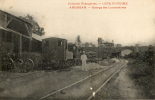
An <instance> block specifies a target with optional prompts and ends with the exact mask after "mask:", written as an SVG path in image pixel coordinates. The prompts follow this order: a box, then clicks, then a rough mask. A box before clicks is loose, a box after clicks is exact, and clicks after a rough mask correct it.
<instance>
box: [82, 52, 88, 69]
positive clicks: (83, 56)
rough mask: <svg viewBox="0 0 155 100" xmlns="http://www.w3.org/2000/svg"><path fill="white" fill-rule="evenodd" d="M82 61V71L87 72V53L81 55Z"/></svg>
mask: <svg viewBox="0 0 155 100" xmlns="http://www.w3.org/2000/svg"><path fill="white" fill-rule="evenodd" d="M81 61H82V70H84V71H87V67H86V64H87V55H86V54H85V51H83V54H82V55H81Z"/></svg>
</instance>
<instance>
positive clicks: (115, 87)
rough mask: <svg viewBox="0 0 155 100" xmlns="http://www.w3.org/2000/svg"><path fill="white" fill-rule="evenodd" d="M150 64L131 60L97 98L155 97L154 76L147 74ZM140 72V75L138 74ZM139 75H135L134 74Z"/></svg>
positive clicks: (97, 99) (96, 99)
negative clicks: (154, 93)
mask: <svg viewBox="0 0 155 100" xmlns="http://www.w3.org/2000/svg"><path fill="white" fill-rule="evenodd" d="M147 69H148V66H147V65H146V64H144V63H142V62H136V63H135V62H133V61H129V64H128V66H127V67H125V68H124V69H123V70H122V71H121V72H120V73H119V74H117V75H116V76H115V77H114V78H113V79H112V80H111V81H110V82H109V84H107V85H106V86H105V87H103V89H102V90H101V91H100V92H99V93H98V94H97V95H96V97H95V100H103V99H155V97H154V96H153V94H152V92H153V91H154V89H155V88H154V86H153V84H154V83H153V81H151V80H154V79H153V77H151V76H150V74H146V75H145V76H141V74H145V72H146V70H147ZM137 74H138V75H137ZM135 75H136V76H137V77H133V76H135Z"/></svg>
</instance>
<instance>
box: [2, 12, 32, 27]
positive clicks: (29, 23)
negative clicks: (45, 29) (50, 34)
mask: <svg viewBox="0 0 155 100" xmlns="http://www.w3.org/2000/svg"><path fill="white" fill-rule="evenodd" d="M0 12H3V13H5V14H8V15H10V16H13V17H15V18H17V19H19V20H21V21H23V22H26V23H28V24H30V25H31V26H33V25H32V23H30V22H28V21H26V20H24V19H22V18H20V17H17V16H15V15H13V14H11V13H8V12H6V11H3V10H1V9H0Z"/></svg>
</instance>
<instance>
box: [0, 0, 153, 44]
mask: <svg viewBox="0 0 155 100" xmlns="http://www.w3.org/2000/svg"><path fill="white" fill-rule="evenodd" d="M98 1H100V2H127V3H128V5H127V8H126V9H102V10H98V9H69V8H68V5H67V4H68V2H87V3H88V2H98ZM0 9H1V10H4V11H6V12H9V13H11V14H13V15H16V16H25V15H27V14H30V15H32V16H33V17H34V19H35V20H36V21H37V22H38V23H39V25H40V26H42V27H44V29H45V32H46V33H45V36H44V37H60V38H65V39H67V40H68V41H69V42H74V41H75V39H76V37H77V35H80V37H81V41H82V42H93V43H95V44H97V39H98V37H101V38H103V40H105V41H112V40H114V42H115V43H120V44H122V45H134V44H137V43H138V44H142V45H148V44H155V0H0Z"/></svg>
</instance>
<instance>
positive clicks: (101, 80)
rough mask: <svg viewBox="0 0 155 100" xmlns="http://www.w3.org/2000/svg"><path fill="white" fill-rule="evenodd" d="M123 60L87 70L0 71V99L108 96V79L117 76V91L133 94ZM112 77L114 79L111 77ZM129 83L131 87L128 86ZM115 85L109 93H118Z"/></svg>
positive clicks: (66, 99)
mask: <svg viewBox="0 0 155 100" xmlns="http://www.w3.org/2000/svg"><path fill="white" fill-rule="evenodd" d="M127 63H128V61H127V60H119V61H118V62H115V63H112V64H110V65H108V66H100V65H98V68H95V66H93V67H94V68H90V69H89V68H88V71H81V69H80V68H79V67H78V66H77V68H76V67H74V68H70V69H69V70H63V71H36V72H28V73H12V74H11V73H7V72H6V73H4V72H3V76H2V75H1V81H0V98H1V99H3V100H102V99H103V98H104V97H105V98H107V97H108V93H107V91H110V90H107V88H109V87H111V88H113V84H112V83H111V81H117V80H119V84H118V82H117V85H118V86H117V88H118V87H119V88H121V86H120V85H122V87H123V88H121V89H122V90H124V91H123V93H122V94H121V95H123V96H124V95H126V96H127V97H128V98H130V97H131V98H132V97H136V96H137V95H136V93H135V92H137V90H136V88H134V86H132V85H133V84H132V81H131V80H129V78H127V76H126V75H123V74H125V71H124V70H126V67H127ZM88 65H89V66H91V64H88ZM93 65H94V64H93ZM89 66H88V67H89ZM99 66H100V67H99ZM119 73H120V74H119ZM1 74H2V73H1ZM122 75H123V76H122ZM4 77H5V78H4ZM114 78H116V79H117V78H118V79H117V80H114ZM125 81H126V82H125ZM122 82H123V83H126V84H123V83H122ZM115 85H116V84H115ZM130 87H131V89H128V88H130ZM115 88H116V87H115ZM115 88H113V89H112V90H113V91H110V92H109V93H112V92H113V93H118V92H119V91H117V92H116V91H115ZM125 89H127V90H128V91H125ZM138 90H139V89H138ZM121 92H122V91H121ZM130 92H131V93H130ZM101 94H104V95H101ZM106 94H107V95H106ZM111 95H113V96H110V97H111V98H117V96H116V95H114V94H111ZM120 97H121V96H120V95H119V98H120ZM96 98H97V99H96ZM123 98H124V97H123Z"/></svg>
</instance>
